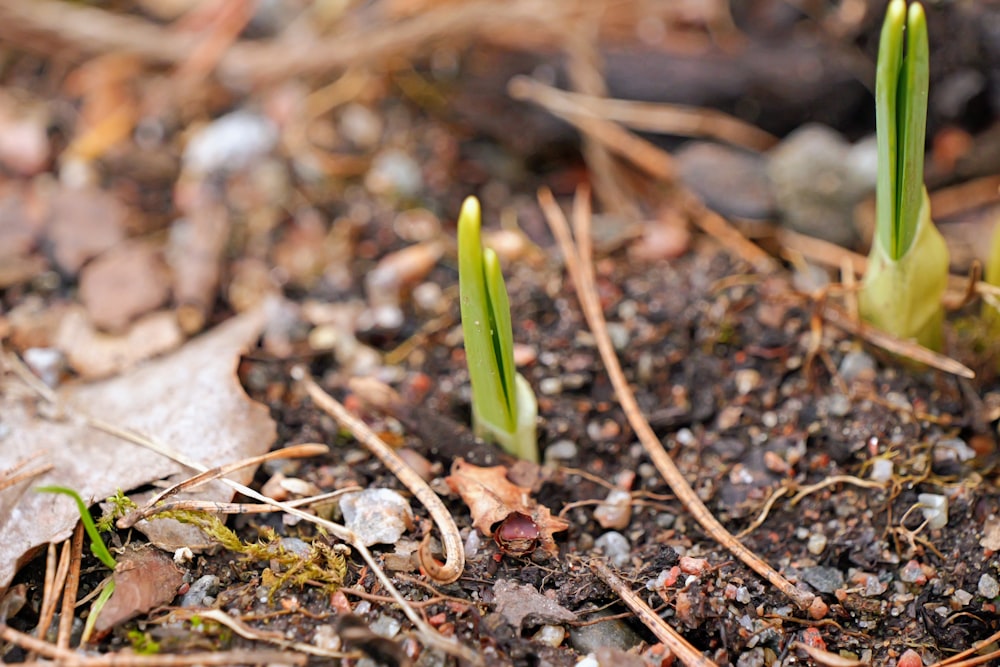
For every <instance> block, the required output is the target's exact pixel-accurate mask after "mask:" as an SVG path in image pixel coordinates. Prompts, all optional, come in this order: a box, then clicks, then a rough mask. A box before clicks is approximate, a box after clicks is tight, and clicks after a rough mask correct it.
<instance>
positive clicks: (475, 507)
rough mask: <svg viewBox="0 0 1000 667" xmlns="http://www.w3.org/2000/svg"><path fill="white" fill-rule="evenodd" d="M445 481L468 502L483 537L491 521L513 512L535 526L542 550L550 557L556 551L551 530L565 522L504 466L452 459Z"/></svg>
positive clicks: (490, 528) (490, 531)
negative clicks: (538, 500) (476, 464)
mask: <svg viewBox="0 0 1000 667" xmlns="http://www.w3.org/2000/svg"><path fill="white" fill-rule="evenodd" d="M445 482H447V483H448V486H449V487H450V488H451V490H452V491H454V492H455V493H457V494H458V495H460V496H461V497H462V500H463V501H465V504H466V505H468V506H469V511H470V512H471V514H472V525H474V526H475V527H476V528H478V529H479V530H480V531H481V532H482V533H483V534H484V535H486V536H487V537H491V536H492V535H493V526H494V525H496V524H497V523H498V522H500V521H503V520H504V519H506V518H507V517H508V516H509V515H511V514H512V513H514V512H517V513H520V514H524V515H526V516H528V517H530V518H531V520H532V521H534V523H535V525H536V526H537V527H538V543H539V546H540V547H541V548H542V550H543V551H544V552H545V553H546V554H548V555H549V556H552V557H553V558H554V557H556V556H558V555H559V550H558V548H557V547H556V543H555V540H553V539H552V534H553V533H558V532H559V531H562V530H566V529H567V528H569V523H568V522H566V521H564V520H562V519H560V518H559V517H554V516H552V512H550V511H549V508H548V507H545V506H544V505H539V504H538V503H537V502H535V500H534V499H533V498H532V497H531V489H528V488H526V487H523V486H517V485H516V484H513V483H511V482H510V481H509V480H508V479H507V467H506V466H493V467H490V468H481V467H479V466H475V465H472V464H471V463H466V462H465V461H464V460H463V459H456V460H455V463H454V464H453V465H452V466H451V475H449V476H448V477H446V478H445Z"/></svg>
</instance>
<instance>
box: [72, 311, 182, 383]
mask: <svg viewBox="0 0 1000 667" xmlns="http://www.w3.org/2000/svg"><path fill="white" fill-rule="evenodd" d="M182 342H184V334H183V333H182V332H181V330H180V327H179V326H178V324H177V318H176V317H174V314H173V313H171V312H169V311H159V312H156V313H150V314H149V315H146V316H145V317H143V318H140V319H139V320H137V321H135V322H133V323H132V326H130V327H129V328H128V330H127V331H126V332H124V333H122V334H120V335H113V334H105V333H101V332H100V331H97V330H96V329H95V328H94V325H93V324H91V322H90V319H89V318H88V317H87V315H86V313H84V312H83V308H81V307H79V306H70V308H69V310H68V312H66V313H65V315H63V317H62V321H61V322H60V323H59V329H58V332H57V333H56V337H55V341H54V344H55V346H56V347H57V348H59V349H60V350H61V351H62V352H63V354H65V355H66V360H67V361H68V362H69V365H70V367H71V368H72V369H73V370H75V371H76V372H77V373H79V374H80V375H81V376H83V378H84V379H87V380H93V379H97V378H104V377H108V376H110V375H114V374H116V373H121V372H124V371H126V370H128V369H129V368H132V367H133V366H135V365H136V364H138V363H139V362H140V361H144V360H146V359H148V358H150V357H155V356H157V355H160V354H164V353H166V352H170V351H171V350H174V349H176V348H178V347H180V345H181V343H182Z"/></svg>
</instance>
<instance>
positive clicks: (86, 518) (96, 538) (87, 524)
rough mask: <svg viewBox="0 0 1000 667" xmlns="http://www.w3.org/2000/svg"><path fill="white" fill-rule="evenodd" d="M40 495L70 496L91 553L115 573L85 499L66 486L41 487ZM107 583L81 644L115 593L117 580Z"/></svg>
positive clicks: (92, 611) (89, 617)
mask: <svg viewBox="0 0 1000 667" xmlns="http://www.w3.org/2000/svg"><path fill="white" fill-rule="evenodd" d="M35 491H37V492H39V493H61V494H62V495H64V496H69V497H70V498H72V499H73V501H74V502H75V503H76V509H77V511H78V512H80V521H81V522H83V530H84V531H85V532H86V533H87V537H89V538H90V551H91V553H93V554H94V555H95V556H96V557H97V559H98V560H99V561H101V562H102V563H104V565H105V566H106V567H107V568H109V569H110V570H111V571H112V572H114V571H115V567H116V566H117V564H118V563H117V561H115V557H114V556H112V555H111V552H110V551H108V547H107V546H106V545H105V544H104V540H103V539H102V538H101V534H100V533H99V532H98V530H97V526H96V525H94V519H93V517H91V516H90V510H89V509H88V508H87V504H86V503H84V502H83V498H81V497H80V494H79V493H77V492H76V491H74V490H73V489H69V488H66V487H65V486H54V485H53V486H40V487H38V488H36V489H35ZM105 581H106V582H107V583H106V584H103V588H101V592H100V594H99V595H98V596H97V599H95V600H94V603H93V604H92V605H91V606H90V614H89V615H88V616H87V622H86V624H85V625H84V627H83V635H82V637H81V639H80V641H81V643H84V644H86V643H87V642H88V641H89V640H90V635H91V634H93V632H94V625H95V624H96V623H97V619H98V617H99V616H100V615H101V610H102V609H104V605H106V604H107V603H108V600H110V599H111V596H112V595H113V594H114V592H115V580H114V577H108V578H107V579H106V580H105Z"/></svg>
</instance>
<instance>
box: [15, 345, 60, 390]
mask: <svg viewBox="0 0 1000 667" xmlns="http://www.w3.org/2000/svg"><path fill="white" fill-rule="evenodd" d="M24 363H26V364H27V365H28V368H30V369H31V370H32V371H33V372H34V373H35V375H37V376H38V377H39V378H40V379H41V380H42V382H44V383H45V384H46V385H48V386H49V387H55V386H56V385H57V384H59V376H60V375H61V374H62V372H63V370H64V369H65V366H66V358H65V357H64V356H63V353H62V352H61V351H60V350H57V349H56V348H54V347H29V348H28V349H27V350H25V351H24Z"/></svg>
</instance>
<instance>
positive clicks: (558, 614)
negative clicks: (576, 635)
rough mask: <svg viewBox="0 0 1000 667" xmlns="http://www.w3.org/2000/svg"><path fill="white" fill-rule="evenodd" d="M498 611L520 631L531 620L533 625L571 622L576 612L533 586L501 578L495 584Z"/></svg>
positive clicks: (494, 590)
mask: <svg viewBox="0 0 1000 667" xmlns="http://www.w3.org/2000/svg"><path fill="white" fill-rule="evenodd" d="M493 595H494V601H495V602H496V605H497V613H499V614H500V615H501V616H503V617H504V618H505V619H506V620H507V622H508V623H510V624H511V625H513V626H514V627H515V628H517V630H518V631H520V630H521V629H522V628H523V627H524V624H525V621H529V622H530V623H531V624H533V625H542V624H543V623H550V624H554V623H570V622H572V621H575V620H576V614H574V613H573V612H571V611H570V610H569V609H566V607H563V606H562V605H560V604H559V603H557V602H556V601H555V600H550V599H549V598H547V597H545V596H544V595H542V594H541V593H539V592H538V591H536V590H535V589H534V587H532V586H527V585H522V584H519V583H517V582H516V581H512V580H510V579H500V580H498V581H497V583H496V584H494V585H493Z"/></svg>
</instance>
